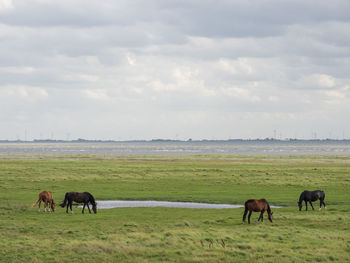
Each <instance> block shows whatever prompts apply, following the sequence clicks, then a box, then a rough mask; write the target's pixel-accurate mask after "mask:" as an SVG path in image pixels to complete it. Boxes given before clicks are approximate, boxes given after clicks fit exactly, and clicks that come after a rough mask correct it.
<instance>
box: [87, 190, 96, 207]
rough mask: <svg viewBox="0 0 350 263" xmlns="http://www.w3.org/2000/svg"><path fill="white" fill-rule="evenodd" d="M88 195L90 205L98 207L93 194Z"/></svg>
mask: <svg viewBox="0 0 350 263" xmlns="http://www.w3.org/2000/svg"><path fill="white" fill-rule="evenodd" d="M86 194H87V195H88V197H89V201H90V203H91V204H92V205H93V206H96V202H95V198H94V197H93V196H92V194H90V193H88V192H86Z"/></svg>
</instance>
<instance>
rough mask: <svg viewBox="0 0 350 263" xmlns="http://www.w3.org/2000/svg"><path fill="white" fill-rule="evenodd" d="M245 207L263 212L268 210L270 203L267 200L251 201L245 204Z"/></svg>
mask: <svg viewBox="0 0 350 263" xmlns="http://www.w3.org/2000/svg"><path fill="white" fill-rule="evenodd" d="M244 206H245V208H246V209H248V210H252V211H254V212H259V211H262V210H267V209H268V207H269V203H268V202H267V201H266V199H259V200H257V199H249V200H247V201H246V202H245V204H244Z"/></svg>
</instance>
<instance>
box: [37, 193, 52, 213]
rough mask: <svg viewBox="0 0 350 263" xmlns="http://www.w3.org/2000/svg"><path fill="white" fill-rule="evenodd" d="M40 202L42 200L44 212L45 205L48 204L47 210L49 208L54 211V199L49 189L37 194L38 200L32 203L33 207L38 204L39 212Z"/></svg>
mask: <svg viewBox="0 0 350 263" xmlns="http://www.w3.org/2000/svg"><path fill="white" fill-rule="evenodd" d="M41 202H44V203H45V204H44V208H45V212H46V207H47V206H49V212H50V208H51V210H52V212H55V201H54V200H53V195H52V193H51V192H49V191H42V192H41V193H40V194H39V199H38V201H36V203H34V204H33V205H32V207H35V206H37V205H39V210H38V211H39V212H40V205H41Z"/></svg>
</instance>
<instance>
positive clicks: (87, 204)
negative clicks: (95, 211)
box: [86, 203, 91, 214]
mask: <svg viewBox="0 0 350 263" xmlns="http://www.w3.org/2000/svg"><path fill="white" fill-rule="evenodd" d="M86 206H87V208H88V209H89V213H90V214H91V210H90V207H89V203H86Z"/></svg>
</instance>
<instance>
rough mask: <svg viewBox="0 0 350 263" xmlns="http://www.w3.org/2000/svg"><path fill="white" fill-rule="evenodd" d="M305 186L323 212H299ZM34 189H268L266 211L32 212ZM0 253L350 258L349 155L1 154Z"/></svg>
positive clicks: (161, 195) (90, 258) (229, 196)
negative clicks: (246, 220)
mask: <svg viewBox="0 0 350 263" xmlns="http://www.w3.org/2000/svg"><path fill="white" fill-rule="evenodd" d="M305 189H309V190H312V189H323V190H325V192H326V199H325V202H326V204H327V208H328V209H327V211H324V210H321V211H318V206H319V202H316V203H315V204H314V206H315V208H317V209H316V210H315V211H308V212H305V211H302V212H299V211H298V208H297V204H296V203H297V201H298V197H299V195H300V193H301V192H302V191H303V190H305ZM42 190H50V191H52V192H53V194H54V197H55V201H56V204H59V203H60V202H61V201H62V200H63V198H64V194H65V192H67V191H89V192H91V193H92V194H93V195H94V196H95V198H96V199H98V200H101V199H104V200H114V199H124V200H126V199H129V200H167V201H195V202H210V203H233V204H243V203H244V201H245V200H247V199H250V198H266V199H267V200H268V201H269V203H270V204H271V205H279V206H283V207H284V208H279V209H273V212H274V222H273V223H272V224H271V223H270V222H268V220H267V218H266V217H265V221H264V223H262V224H258V223H257V219H258V213H255V214H253V216H252V220H251V221H252V224H251V225H247V224H246V225H241V224H240V223H241V220H242V214H243V208H237V209H219V210H216V209H213V210H211V209H179V208H116V209H109V210H102V209H101V210H98V213H97V214H84V215H82V214H81V213H80V211H81V209H80V208H73V209H74V210H75V214H68V215H67V214H66V213H65V209H62V208H60V207H58V206H57V208H56V212H55V213H38V212H37V208H32V207H31V205H32V204H33V203H34V202H35V201H36V200H37V198H38V194H39V192H40V191H42ZM0 240H1V249H0V261H1V262H245V261H249V262H315V261H321V262H328V261H333V262H349V261H350V157H334V156H299V157H296V156H293V157H288V156H278V157H271V156H214V155H210V156H171V157H170V156H168V157H166V156H162V157H151V156H124V157H122V156H109V157H104V156H79V157H78V156H3V158H1V159H0Z"/></svg>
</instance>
